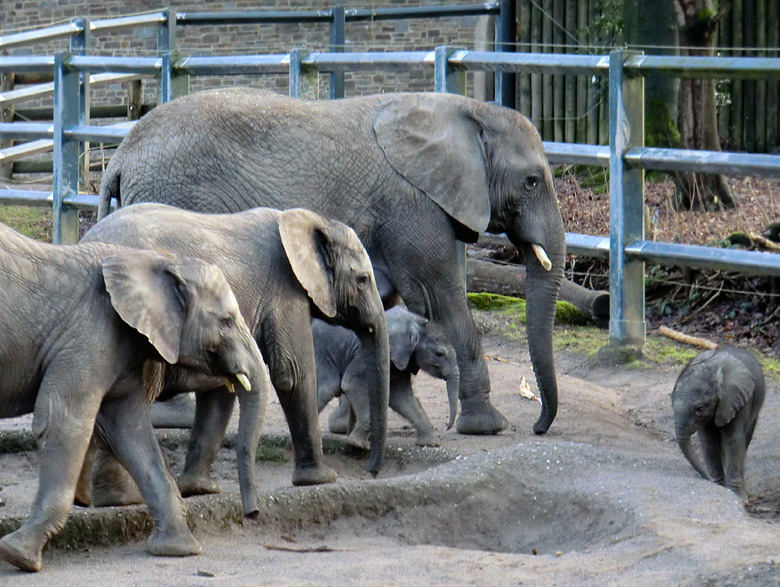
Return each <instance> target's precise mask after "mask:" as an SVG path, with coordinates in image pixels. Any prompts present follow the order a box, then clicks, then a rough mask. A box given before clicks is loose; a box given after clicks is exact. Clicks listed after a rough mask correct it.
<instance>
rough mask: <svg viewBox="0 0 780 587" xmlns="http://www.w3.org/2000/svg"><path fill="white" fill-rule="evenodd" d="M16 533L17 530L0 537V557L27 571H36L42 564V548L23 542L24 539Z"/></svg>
mask: <svg viewBox="0 0 780 587" xmlns="http://www.w3.org/2000/svg"><path fill="white" fill-rule="evenodd" d="M17 534H18V532H13V533H11V534H8V535H7V536H3V538H2V539H0V557H2V558H3V559H5V560H6V561H8V562H9V563H11V564H12V565H13V566H15V567H16V568H17V569H21V570H22V571H27V572H28V573H37V572H38V571H40V570H41V566H42V565H43V560H42V557H41V550H42V549H40V548H35V547H31V546H30V545H27V544H24V541H23V540H21V539H20V538H19V537H18V535H17Z"/></svg>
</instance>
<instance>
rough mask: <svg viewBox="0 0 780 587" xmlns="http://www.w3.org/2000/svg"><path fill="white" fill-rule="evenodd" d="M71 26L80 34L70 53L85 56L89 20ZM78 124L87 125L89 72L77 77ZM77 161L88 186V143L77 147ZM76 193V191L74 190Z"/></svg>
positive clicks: (75, 19) (79, 19)
mask: <svg viewBox="0 0 780 587" xmlns="http://www.w3.org/2000/svg"><path fill="white" fill-rule="evenodd" d="M72 22H73V24H75V25H77V26H78V27H80V29H81V32H80V33H78V34H76V35H73V36H72V37H71V38H70V53H71V54H72V55H86V53H87V48H88V47H89V37H90V34H89V20H87V19H86V18H83V17H79V18H74V19H73V21H72ZM79 78H80V81H81V83H80V84H79V124H83V125H86V124H89V118H90V114H89V110H90V90H89V72H88V71H83V72H81V74H80V75H79ZM79 160H80V161H81V165H80V166H79V167H80V174H81V185H83V186H85V187H86V186H87V185H89V143H88V142H86V141H84V142H83V143H80V145H79ZM76 191H78V189H77V190H76Z"/></svg>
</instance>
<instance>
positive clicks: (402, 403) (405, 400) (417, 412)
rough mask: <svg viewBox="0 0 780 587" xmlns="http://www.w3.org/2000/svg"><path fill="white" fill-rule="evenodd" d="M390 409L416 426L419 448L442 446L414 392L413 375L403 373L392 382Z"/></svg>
mask: <svg viewBox="0 0 780 587" xmlns="http://www.w3.org/2000/svg"><path fill="white" fill-rule="evenodd" d="M390 407H391V408H392V409H393V410H394V411H396V412H397V413H399V414H401V416H403V417H404V418H406V419H407V420H409V422H410V423H411V424H412V426H414V429H415V432H416V433H417V440H416V444H417V445H419V446H441V441H440V440H439V438H438V437H437V436H436V432H435V431H434V429H433V424H431V421H430V419H429V418H428V415H427V414H426V413H425V410H423V407H422V405H420V401H419V400H418V399H417V398H416V397H415V396H414V393H413V392H412V375H411V373H401V374H400V375H399V376H398V377H394V378H393V379H391V380H390Z"/></svg>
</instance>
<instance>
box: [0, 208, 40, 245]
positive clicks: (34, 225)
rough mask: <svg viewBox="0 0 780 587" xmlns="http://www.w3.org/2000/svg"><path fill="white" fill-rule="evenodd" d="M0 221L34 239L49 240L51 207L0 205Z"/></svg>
mask: <svg viewBox="0 0 780 587" xmlns="http://www.w3.org/2000/svg"><path fill="white" fill-rule="evenodd" d="M0 222H2V223H3V224H6V225H8V226H10V227H11V228H13V229H14V230H17V231H19V232H21V233H22V234H23V235H25V236H29V237H30V238H34V239H35V240H39V241H45V242H51V227H52V219H51V208H44V207H38V206H0Z"/></svg>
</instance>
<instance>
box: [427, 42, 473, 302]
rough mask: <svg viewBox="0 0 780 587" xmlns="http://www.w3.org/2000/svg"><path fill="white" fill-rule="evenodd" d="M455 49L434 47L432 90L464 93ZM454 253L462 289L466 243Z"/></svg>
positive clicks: (458, 242)
mask: <svg viewBox="0 0 780 587" xmlns="http://www.w3.org/2000/svg"><path fill="white" fill-rule="evenodd" d="M456 50H457V49H455V48H454V47H447V46H443V47H436V49H435V50H434V54H433V56H434V68H433V80H434V87H433V89H434V91H435V92H445V93H448V94H460V95H465V94H466V72H465V71H463V70H460V69H456V68H454V67H452V66H451V65H450V63H449V57H450V55H452V54H453V53H454V52H455V51H456ZM455 247H456V248H455V254H456V255H457V259H458V269H459V270H460V277H461V280H462V281H463V289H464V290H465V289H466V243H463V242H461V241H456V243H455Z"/></svg>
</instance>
